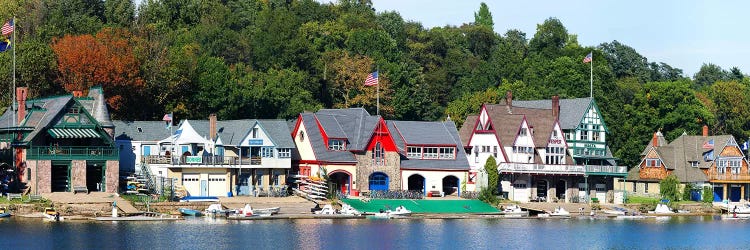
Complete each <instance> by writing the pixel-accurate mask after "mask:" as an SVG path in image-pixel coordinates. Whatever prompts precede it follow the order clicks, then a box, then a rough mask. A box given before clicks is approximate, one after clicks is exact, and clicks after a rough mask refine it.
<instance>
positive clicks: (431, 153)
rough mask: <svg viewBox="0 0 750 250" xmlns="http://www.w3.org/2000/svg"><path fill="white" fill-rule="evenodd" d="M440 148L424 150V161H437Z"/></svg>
mask: <svg viewBox="0 0 750 250" xmlns="http://www.w3.org/2000/svg"><path fill="white" fill-rule="evenodd" d="M437 158H438V148H424V155H423V159H437Z"/></svg>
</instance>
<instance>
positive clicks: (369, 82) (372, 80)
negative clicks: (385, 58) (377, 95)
mask: <svg viewBox="0 0 750 250" xmlns="http://www.w3.org/2000/svg"><path fill="white" fill-rule="evenodd" d="M375 85H378V72H377V71H375V72H372V73H370V74H369V75H367V79H365V86H375Z"/></svg>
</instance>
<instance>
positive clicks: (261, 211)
mask: <svg viewBox="0 0 750 250" xmlns="http://www.w3.org/2000/svg"><path fill="white" fill-rule="evenodd" d="M279 211H281V208H280V207H271V208H258V209H253V213H255V214H258V215H260V216H270V215H274V214H278V213H279Z"/></svg>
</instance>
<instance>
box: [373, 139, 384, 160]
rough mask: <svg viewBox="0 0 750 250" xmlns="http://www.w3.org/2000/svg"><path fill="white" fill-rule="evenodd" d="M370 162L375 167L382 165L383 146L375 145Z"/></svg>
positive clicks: (378, 143)
mask: <svg viewBox="0 0 750 250" xmlns="http://www.w3.org/2000/svg"><path fill="white" fill-rule="evenodd" d="M372 161H373V163H374V164H376V165H383V145H382V144H380V142H377V143H375V147H374V148H372Z"/></svg>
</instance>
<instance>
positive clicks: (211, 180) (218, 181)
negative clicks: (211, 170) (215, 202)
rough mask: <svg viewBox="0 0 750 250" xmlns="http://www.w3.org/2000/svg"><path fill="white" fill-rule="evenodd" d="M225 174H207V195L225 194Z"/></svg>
mask: <svg viewBox="0 0 750 250" xmlns="http://www.w3.org/2000/svg"><path fill="white" fill-rule="evenodd" d="M228 192H229V190H227V176H226V175H225V174H209V175H208V195H209V196H227V193H228Z"/></svg>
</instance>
